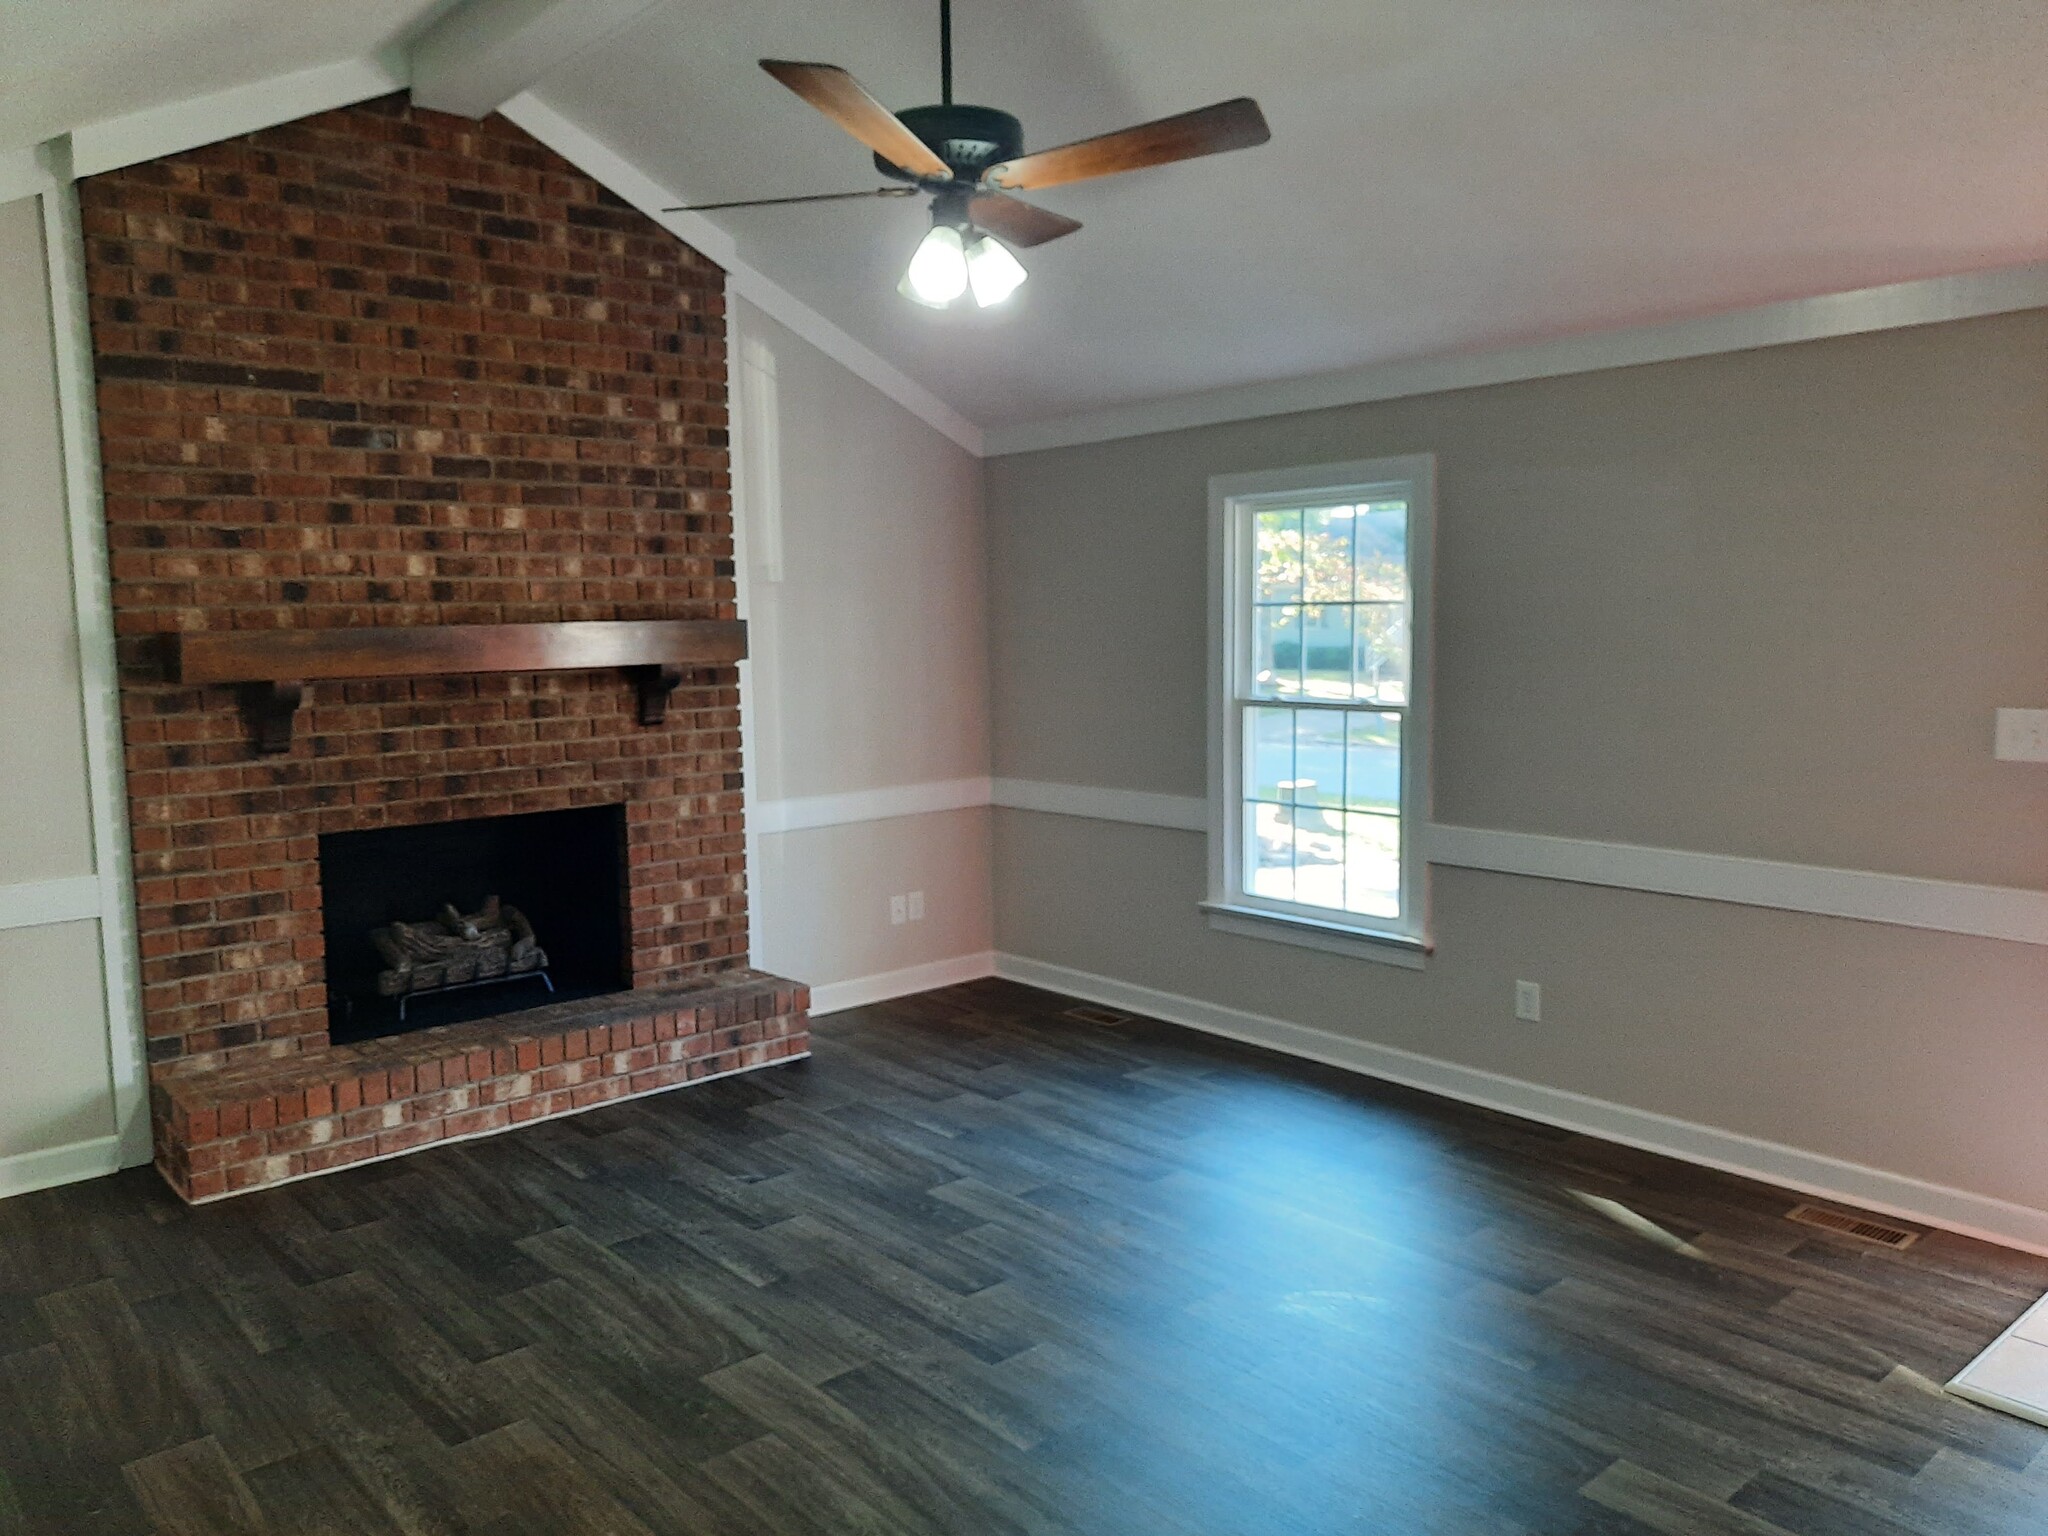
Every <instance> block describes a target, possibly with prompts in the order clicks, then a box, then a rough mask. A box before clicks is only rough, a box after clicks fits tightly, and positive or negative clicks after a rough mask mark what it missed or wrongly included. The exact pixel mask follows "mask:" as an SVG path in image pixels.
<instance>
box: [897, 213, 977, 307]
mask: <svg viewBox="0 0 2048 1536" xmlns="http://www.w3.org/2000/svg"><path fill="white" fill-rule="evenodd" d="M896 291H897V292H899V293H901V294H902V295H903V296H904V297H905V298H907V299H914V300H915V301H916V302H918V303H919V304H923V305H925V306H926V307H927V308H930V309H944V308H945V307H946V306H947V305H948V304H951V303H952V302H953V301H954V300H955V299H957V298H959V297H960V295H961V294H963V293H965V292H966V291H967V249H966V242H965V241H963V240H962V239H961V238H960V231H959V230H957V229H955V228H954V227H953V226H952V225H950V224H934V225H933V226H932V227H931V228H930V229H929V230H927V231H926V232H925V237H924V239H922V240H920V241H919V242H918V246H917V250H916V251H915V252H914V253H913V254H912V255H911V258H910V265H909V267H908V268H906V269H905V270H904V273H903V281H902V282H900V283H898V284H897V285H896Z"/></svg>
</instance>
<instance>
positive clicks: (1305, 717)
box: [1292, 709, 1346, 809]
mask: <svg viewBox="0 0 2048 1536" xmlns="http://www.w3.org/2000/svg"><path fill="white" fill-rule="evenodd" d="M1292 713H1293V715H1294V796H1293V799H1294V802H1295V804H1297V805H1327V806H1331V807H1333V808H1338V809H1341V808H1342V807H1343V804H1344V722H1345V719H1346V716H1345V712H1344V711H1343V710H1338V709H1297V710H1294V711H1293V712H1292Z"/></svg>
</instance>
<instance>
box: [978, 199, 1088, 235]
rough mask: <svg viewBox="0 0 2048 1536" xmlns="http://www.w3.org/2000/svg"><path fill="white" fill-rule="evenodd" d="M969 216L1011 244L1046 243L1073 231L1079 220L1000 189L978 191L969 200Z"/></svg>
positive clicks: (1078, 224) (1077, 227) (1078, 226)
mask: <svg viewBox="0 0 2048 1536" xmlns="http://www.w3.org/2000/svg"><path fill="white" fill-rule="evenodd" d="M967 217H968V218H970V219H972V220H973V221H974V222H975V223H976V224H978V225H980V226H981V227H982V228H983V229H985V230H987V231H988V232H989V233H990V234H992V235H999V236H1001V237H1002V238H1003V239H1004V240H1006V241H1008V242H1009V243H1010V244H1011V245H1016V246H1032V245H1043V244H1045V242H1046V241H1048V240H1057V239H1059V237H1060V236H1061V235H1071V234H1072V233H1073V232H1074V231H1075V230H1077V229H1079V228H1080V227H1081V225H1080V222H1079V221H1078V220H1075V219H1070V218H1068V217H1067V216H1066V215H1065V214H1063V213H1054V212H1053V211H1052V210H1051V209H1049V208H1039V207H1035V206H1033V205H1032V204H1030V203H1025V202H1019V201H1018V200H1017V199H1016V198H1014V197H1005V196H1003V194H1002V193H1000V192H977V193H976V194H975V195H974V196H973V197H971V198H969V199H968V201H967Z"/></svg>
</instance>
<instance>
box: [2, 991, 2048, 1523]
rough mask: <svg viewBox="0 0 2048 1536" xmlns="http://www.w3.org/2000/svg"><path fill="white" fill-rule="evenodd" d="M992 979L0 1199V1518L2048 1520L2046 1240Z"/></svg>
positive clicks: (214, 1520) (141, 1520) (138, 1520)
mask: <svg viewBox="0 0 2048 1536" xmlns="http://www.w3.org/2000/svg"><path fill="white" fill-rule="evenodd" d="M1062 1006H1064V1005H1063V1004H1062V1003H1061V1002H1060V1001H1059V1000H1057V999H1053V998H1050V997H1048V996H1047V995H1046V994H1043V993H1038V992H1033V991H1030V990H1028V989H1025V988H1022V987H1015V986H1010V985H1007V984H1004V983H999V982H985V983H976V984H973V985H970V986H964V987H957V988H952V989H949V990H947V991H944V992H938V993H932V994H929V995H927V996H925V997H923V998H918V999H913V1000H909V1001H906V1002H902V1003H898V1004H892V1005H888V1006H884V1007H879V1008H872V1009H867V1010H863V1011H861V1012H859V1013H857V1014H846V1015H841V1016H839V1017H837V1018H835V1019H831V1020H827V1021H825V1022H824V1023H823V1024H822V1025H821V1026H820V1028H819V1030H818V1036H817V1057H816V1059H815V1060H814V1061H813V1062H811V1063H809V1064H807V1065H804V1066H800V1067H794V1068H786V1069H781V1070H779V1071H776V1072H773V1073H769V1074H763V1075H756V1076H752V1077H747V1078H742V1079H736V1080H732V1081H729V1082H724V1083H718V1084H712V1085H708V1086H706V1087H703V1088H698V1089H690V1090H686V1091H684V1092H681V1093H677V1094H671V1095H667V1096H664V1097H660V1098H655V1099H651V1100H645V1101H641V1102H639V1103H635V1104H629V1105H621V1106H615V1107H613V1108H609V1109H606V1110H602V1111H599V1112H596V1113H592V1114H589V1115H585V1116H582V1117H580V1118H578V1119H574V1120H570V1121H564V1122H557V1123H554V1124H551V1125H545V1126H540V1127H535V1128H532V1129H528V1130H525V1131H521V1132H518V1133H515V1134H512V1135H509V1136H504V1137H499V1138H497V1139H494V1140H490V1141H484V1142H477V1143H471V1144H468V1145H465V1146H460V1147H450V1148H444V1149H441V1150H438V1151H433V1152H429V1153H425V1154H422V1155H418V1156H415V1157H411V1158H407V1159H404V1160H401V1161H399V1162H395V1163H389V1164H383V1165H380V1166H376V1167H372V1168H366V1169H358V1170H355V1171H352V1172H346V1173H341V1174H337V1175H335V1176H332V1177H329V1178H324V1179H319V1180H316V1181H313V1182H309V1183H305V1184H300V1185H296V1186H292V1187H290V1188H287V1189H283V1190H277V1191H272V1192H269V1193H266V1194H260V1195H255V1196H250V1197H248V1198H245V1199H241V1200H236V1201H232V1202H229V1203H227V1204H225V1205H220V1206H214V1207H211V1208H207V1209H203V1210H199V1211H190V1210H187V1209H185V1208H183V1207H182V1206H180V1205H179V1204H178V1203H177V1202H176V1201H175V1200H174V1199H173V1198H172V1197H171V1196H170V1195H169V1194H168V1193H167V1192H166V1191H165V1190H164V1189H163V1188H162V1187H161V1186H160V1185H159V1184H158V1183H157V1182H156V1180H155V1178H154V1175H152V1174H150V1173H148V1172H147V1171H138V1172H134V1173H130V1174H124V1175H121V1176H118V1177H115V1178H112V1179H106V1180H101V1181H98V1182H96V1183H92V1184H88V1185H77V1186H73V1187H71V1188H69V1189H64V1190H57V1191H50V1192H47V1193H44V1194H40V1195H31V1196H25V1197H22V1198H19V1199H15V1200H11V1201H5V1202H0V1478H4V1480H0V1532H15V1531H35V1532H44V1531H57V1532H67V1533H68V1532H106V1533H126V1532H143V1531H162V1532H177V1533H181V1536H221V1533H226V1536H239V1533H253V1532H263V1531H270V1532H278V1533H290V1536H313V1533H336V1536H342V1533H347V1536H355V1533H369V1532H408V1533H436V1536H440V1533H448V1536H454V1533H476V1536H514V1533H520V1536H525V1533H540V1532H563V1533H571V1532H573V1533H578V1536H585V1533H621V1536H624V1533H631V1536H645V1533H674V1536H682V1533H698V1532H734V1533H761V1532H833V1533H840V1532H876V1533H891V1536H895V1533H925V1532H963V1533H964V1532H972V1533H977V1536H979V1533H1010V1532H1091V1533H1092V1532H1100V1533H1104V1536H1108V1533H1115V1536H1143V1533H1168V1532H1185V1533H1195V1536H1223V1533H1238V1532H1242V1533H1260V1536H1265V1533H1274V1536H1279V1533H1309V1532H1390V1533H1391V1532H1399V1533H1446V1536H1467V1533H1471V1536H1521V1533H1546V1536H1548V1533H1578V1536H1622V1533H1642V1532H1650V1531H1655V1532H1667V1533H1687V1536H1691V1533H1701V1532H1734V1533H1743V1536H1767V1533H1772V1532H1796V1533H1808V1536H1848V1533H1857V1536H1896V1533H1901V1532H1927V1533H1939V1536H1991V1533H2020V1532H2040V1531H2044V1530H2048V1454H2044V1445H2048V1432H2044V1431H2041V1430H2037V1429H2035V1428H2032V1427H2031V1426H2028V1425H2025V1424H2021V1423H2018V1422H2015V1421H2013V1420H2010V1419H2006V1418H2002V1417H2000V1416H1998V1415H1995V1414H1992V1413H1990V1412H1987V1411H1985V1410H1983V1409H1980V1408H1976V1407H1972V1406H1970V1405H1968V1404H1965V1403H1961V1402H1958V1401H1955V1400H1953V1399H1950V1398H1946V1397H1944V1396H1943V1395H1942V1394H1941V1392H1940V1390H1939V1383H1940V1382H1942V1381H1944V1380H1946V1379H1947V1377H1948V1376H1949V1375H1950V1374H1951V1373H1952V1372H1953V1371H1954V1370H1955V1369H1956V1368H1957V1367H1959V1366H1960V1365H1962V1364H1963V1362H1964V1361H1966V1360H1967V1359H1968V1358H1969V1357H1970V1356H1971V1355H1972V1354H1974V1353H1975V1352H1976V1351H1977V1350H1978V1349H1979V1348H1980V1347H1981V1346H1982V1345H1983V1344H1985V1343H1986V1342H1987V1341H1988V1340H1989V1339H1990V1338H1991V1337H1992V1335H1993V1334H1995V1333H1996V1332H1997V1331H1998V1329H1999V1328H2000V1327H2001V1326H2002V1325H2003V1324H2005V1323H2006V1322H2007V1321H2009V1320H2010V1319H2011V1318H2012V1317H2014V1316H2015V1315H2017V1314H2018V1313H2019V1312H2020V1311H2021V1310H2022V1308H2023V1307H2024V1306H2025V1305H2026V1304H2027V1303H2028V1302H2029V1301H2031V1300H2032V1299H2033V1298H2034V1297H2035V1296H2036V1295H2037V1294H2039V1293H2040V1292H2041V1291H2042V1290H2043V1289H2048V1260H2040V1259H2033V1258H2028V1257H2025V1256H2021V1255H2016V1254H2012V1253H2007V1252H2004V1251H2002V1250H1999V1249H1995V1248H1989V1247H1986V1246H1983V1245H1981V1244H1976V1243H1971V1242H1968V1241H1965V1240H1963V1239H1959V1238H1953V1237H1948V1236H1945V1235H1942V1234H1938V1233H1937V1234H1934V1235H1931V1236H1929V1237H1928V1238H1926V1239H1925V1240H1923V1241H1922V1242H1921V1243H1920V1244H1919V1245H1918V1246H1917V1247H1915V1248H1913V1249H1912V1250H1910V1251H1908V1252H1906V1253H1903V1254H1892V1253H1888V1252H1884V1251H1881V1250H1876V1249H1871V1248H1868V1247H1865V1246H1863V1245H1860V1244H1856V1243H1853V1242H1850V1241H1848V1240H1845V1239H1837V1238H1833V1237H1829V1236H1824V1235H1820V1234H1817V1233H1814V1232H1812V1231H1810V1230H1808V1229H1806V1228H1802V1227H1799V1226H1794V1225H1790V1224H1788V1223H1786V1222H1785V1221H1783V1220H1782V1219H1781V1218H1782V1213H1783V1211H1784V1209H1785V1208H1786V1206H1787V1204H1788V1203H1789V1202H1788V1201H1787V1199H1786V1198H1785V1197H1784V1196H1783V1195H1782V1194H1780V1193H1777V1192H1774V1191H1772V1190H1769V1189H1764V1188H1761V1187H1759V1186H1756V1185H1752V1184H1747V1183H1744V1182H1742V1181H1739V1180H1735V1179H1730V1178H1726V1177H1723V1176H1719V1175H1715V1174H1710V1173H1706V1172H1702V1171H1700V1170H1697V1169H1692V1168H1688V1167H1686V1166H1684V1165H1681V1164H1676V1163H1671V1162H1667V1161H1664V1160H1662V1159H1658V1158H1653V1157H1649V1156H1646V1155H1644V1154H1639V1153H1634V1152H1629V1151H1626V1150H1623V1149H1620V1148H1616V1147H1612V1146H1607V1145H1604V1144H1600V1143H1595V1142H1589V1141H1586V1140H1584V1139H1581V1138H1577V1137H1573V1136H1569V1135H1565V1134H1563V1133H1558V1132H1553V1131H1549V1130H1546V1129H1543V1128H1541V1127H1536V1126H1531V1125H1528V1124H1526V1123H1523V1122H1518V1121H1512V1120H1508V1119H1505V1118H1502V1117H1497V1116H1492V1115H1488V1114H1485V1113H1481V1112H1476V1111H1471V1110H1466V1109H1462V1108H1457V1107H1454V1106H1450V1105H1446V1104H1443V1103H1441V1102H1439V1101H1435V1100H1430V1099H1427V1098H1424V1097H1422V1096H1420V1095H1412V1094H1406V1093H1402V1092H1398V1091H1395V1090H1390V1089H1385V1088H1381V1087H1377V1086H1374V1085H1371V1084H1368V1083H1365V1082H1362V1081H1360V1080H1358V1079H1355V1078H1348V1077H1344V1076H1341V1075H1339V1074H1336V1073H1326V1072H1322V1071H1320V1070H1317V1069H1314V1068H1305V1067H1302V1066H1300V1065H1298V1064H1293V1063H1289V1062H1286V1061H1284V1060H1280V1059H1277V1058H1271V1057H1263V1056H1259V1055H1256V1054H1254V1053H1251V1052H1248V1051H1238V1050H1235V1049H1232V1048H1229V1047H1225V1046H1223V1045H1221V1044H1219V1043H1217V1042H1213V1041H1208V1040H1205V1039H1203V1038H1201V1037H1199V1036H1194V1035H1189V1034H1186V1033H1183V1032H1181V1031H1177V1030H1173V1029H1170V1028H1167V1027H1165V1026H1159V1025H1149V1024H1143V1023H1134V1024H1132V1025H1130V1026H1127V1027H1124V1028H1120V1029H1101V1028H1094V1027H1091V1026H1088V1025H1084V1024H1079V1023H1075V1022H1072V1021H1070V1020H1066V1019H1063V1018H1061V1017H1059V1014H1058V1010H1059V1009H1060V1008H1061V1007H1062Z"/></svg>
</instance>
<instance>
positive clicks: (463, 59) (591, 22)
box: [411, 0, 661, 117]
mask: <svg viewBox="0 0 2048 1536" xmlns="http://www.w3.org/2000/svg"><path fill="white" fill-rule="evenodd" d="M660 3H661V0H463V3H462V4H460V5H458V6H456V7H455V9H454V10H452V11H449V12H448V13H447V14H446V15H444V16H442V17H441V18H440V19H439V20H437V21H435V22H434V24H433V25H432V26H430V27H428V28H427V30H426V31H425V32H423V33H421V34H420V36H419V38H418V40H417V41H415V42H414V43H413V46H412V69H411V74H412V99H413V101H414V102H415V103H417V104H418V105H420V106H422V107H430V108H432V109H433V110H434V111H436V112H453V113H455V114H456V115H458V116H460V117H485V116H488V115H489V114H490V113H492V112H495V111H497V110H498V108H499V107H501V106H503V105H504V104H505V103H506V102H508V101H510V100H511V99H512V98H513V97H514V96H517V95H518V94H519V93H520V92H521V91H523V90H525V89H526V88H527V87H528V86H530V85H532V84H533V83H534V82H535V81H536V80H538V79H540V77H541V76H542V75H544V74H545V73H547V71H548V70H550V69H552V68H554V67H555V66H556V65H558V64H562V63H566V62H567V61H568V60H569V59H571V58H573V57H574V56H575V55H577V54H579V53H581V52H583V51H584V50H585V49H586V48H589V47H591V46H592V45H594V44H596V43H599V42H602V41H603V40H604V39H605V38H607V37H610V36H611V35H612V34H613V33H615V32H617V31H618V30H619V29H620V28H621V27H624V26H625V25H626V24H627V23H629V22H631V21H633V20H635V19H636V18H638V17H640V16H642V15H644V14H645V13H646V12H648V11H650V10H652V9H653V8H654V7H655V6H656V5H658V4H660Z"/></svg>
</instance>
